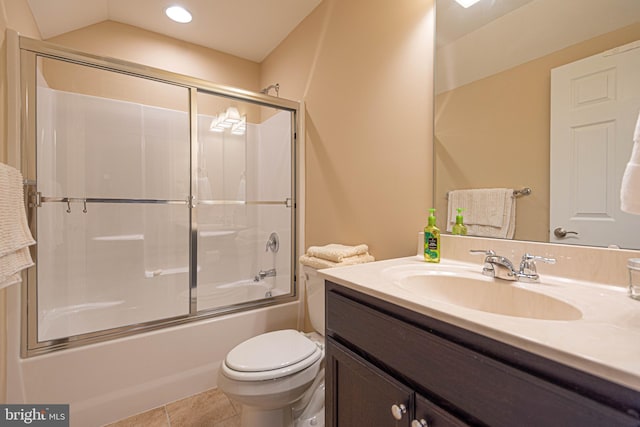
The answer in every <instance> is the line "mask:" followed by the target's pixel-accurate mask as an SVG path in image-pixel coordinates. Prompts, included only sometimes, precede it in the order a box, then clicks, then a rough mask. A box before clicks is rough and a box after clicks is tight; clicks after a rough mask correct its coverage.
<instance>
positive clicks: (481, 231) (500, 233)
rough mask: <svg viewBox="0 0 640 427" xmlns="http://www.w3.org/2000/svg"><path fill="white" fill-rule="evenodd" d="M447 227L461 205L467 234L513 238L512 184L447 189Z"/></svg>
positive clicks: (513, 202)
mask: <svg viewBox="0 0 640 427" xmlns="http://www.w3.org/2000/svg"><path fill="white" fill-rule="evenodd" d="M448 198H449V200H448V213H447V231H449V232H450V231H451V230H452V229H453V225H454V224H455V223H456V215H457V213H456V209H457V208H462V209H463V213H462V215H463V216H464V223H465V225H466V226H467V234H468V235H471V236H482V237H498V238H506V239H513V236H514V234H515V226H516V224H515V220H516V205H515V197H514V195H513V189H512V188H479V189H472V190H453V191H450V192H449V197H448Z"/></svg>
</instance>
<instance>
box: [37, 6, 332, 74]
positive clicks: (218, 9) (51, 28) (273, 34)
mask: <svg viewBox="0 0 640 427" xmlns="http://www.w3.org/2000/svg"><path fill="white" fill-rule="evenodd" d="M27 1H28V3H29V6H30V8H31V11H32V13H33V16H34V18H35V21H36V24H37V26H38V28H39V30H40V34H41V36H42V38H43V39H44V40H47V39H49V38H51V37H55V36H57V35H60V34H63V33H66V32H69V31H73V30H77V29H79V28H83V27H86V26H88V25H92V24H96V23H98V22H102V21H106V20H111V21H116V22H121V23H123V24H129V25H133V26H135V27H139V28H142V29H145V30H148V31H153V32H156V33H160V34H164V35H166V36H169V37H173V38H176V39H179V40H183V41H187V42H190V43H194V44H197V45H201V46H205V47H208V48H211V49H215V50H218V51H221V52H225V53H229V54H231V55H235V56H238V57H241V58H245V59H249V60H251V61H255V62H261V61H262V60H263V59H264V58H265V57H266V56H267V55H268V54H269V53H270V52H271V51H272V50H273V49H274V48H275V47H276V46H277V45H278V44H280V42H282V40H284V39H285V38H286V37H287V35H288V34H289V33H290V32H291V31H292V30H293V29H294V28H295V27H296V26H297V25H298V24H299V23H300V22H301V21H302V20H303V19H304V18H305V17H306V16H307V15H308V14H309V13H311V12H312V11H313V9H315V7H316V6H317V5H318V4H320V1H321V0H27ZM173 5H180V6H183V7H185V8H186V9H187V10H189V11H190V12H191V14H192V15H193V21H191V22H190V23H189V24H179V23H176V22H173V21H171V20H170V19H169V18H167V17H166V16H165V14H164V10H165V9H166V8H167V7H169V6H173Z"/></svg>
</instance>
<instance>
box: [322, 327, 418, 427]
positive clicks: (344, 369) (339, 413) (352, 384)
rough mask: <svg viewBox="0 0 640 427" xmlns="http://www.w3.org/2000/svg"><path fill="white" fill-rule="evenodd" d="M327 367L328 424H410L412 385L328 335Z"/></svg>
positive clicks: (363, 426) (379, 426) (353, 426)
mask: <svg viewBox="0 0 640 427" xmlns="http://www.w3.org/2000/svg"><path fill="white" fill-rule="evenodd" d="M326 369H327V377H326V387H327V397H329V400H328V401H327V402H326V405H327V426H333V427H360V426H361V427H371V426H376V427H385V426H389V427H409V425H410V422H411V416H412V413H410V412H413V411H411V408H413V405H414V402H413V396H414V395H413V392H412V390H411V389H409V388H408V387H406V386H404V385H403V384H401V383H399V382H398V381H396V380H394V379H393V378H391V377H390V376H388V375H387V374H385V373H384V372H382V371H380V370H379V369H377V368H376V367H375V366H373V365H371V364H370V363H368V362H366V361H365V360H364V359H362V358H360V357H359V356H357V355H356V354H355V353H353V352H351V351H349V350H348V349H346V348H345V347H343V346H341V345H340V344H337V343H336V342H335V341H333V340H331V339H330V338H329V339H327V368H326ZM403 408H404V411H405V412H404V413H403V412H402V409H403ZM394 412H395V413H394ZM396 417H398V418H400V419H396Z"/></svg>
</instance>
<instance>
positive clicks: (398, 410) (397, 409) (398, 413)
mask: <svg viewBox="0 0 640 427" xmlns="http://www.w3.org/2000/svg"><path fill="white" fill-rule="evenodd" d="M406 413H407V407H406V406H404V405H403V404H402V403H401V404H399V405H398V404H394V405H393V406H391V415H393V418H395V419H396V420H398V421H399V420H401V419H402V416H403V415H404V414H406Z"/></svg>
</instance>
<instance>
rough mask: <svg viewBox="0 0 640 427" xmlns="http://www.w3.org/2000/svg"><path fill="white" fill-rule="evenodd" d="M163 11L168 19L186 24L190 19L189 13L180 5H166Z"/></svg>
mask: <svg viewBox="0 0 640 427" xmlns="http://www.w3.org/2000/svg"><path fill="white" fill-rule="evenodd" d="M164 13H165V14H166V15H167V16H168V17H169V19H171V20H173V21H176V22H179V23H181V24H187V23H189V22H191V19H192V17H191V13H189V11H188V10H187V9H185V8H184V7H182V6H171V7H168V8H167V9H166V10H165V11H164Z"/></svg>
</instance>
